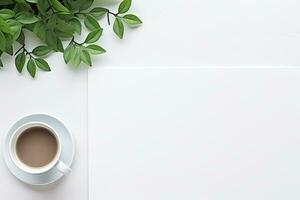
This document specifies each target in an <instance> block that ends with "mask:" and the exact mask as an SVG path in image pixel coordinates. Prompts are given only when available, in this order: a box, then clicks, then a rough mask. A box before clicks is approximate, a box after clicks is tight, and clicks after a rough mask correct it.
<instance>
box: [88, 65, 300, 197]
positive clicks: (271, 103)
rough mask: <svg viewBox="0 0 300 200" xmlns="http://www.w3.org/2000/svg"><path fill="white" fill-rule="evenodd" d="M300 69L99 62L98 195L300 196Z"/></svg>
mask: <svg viewBox="0 0 300 200" xmlns="http://www.w3.org/2000/svg"><path fill="white" fill-rule="evenodd" d="M299 91H300V70H299V69H297V68H295V69H293V68H290V69H284V68H282V69H280V68H278V69H275V68H273V69H272V68H265V69H264V68H261V69H259V68H253V69H251V68H249V69H238V68H232V69H230V68H229V69H216V68H214V69H209V68H207V69H205V68H199V69H198V68H185V67H182V68H169V69H164V68H159V67H157V68H155V67H154V68H151V67H150V68H143V67H140V68H139V67H136V68H122V67H120V68H117V67H115V68H113V67H112V68H111V67H109V68H96V69H93V70H92V71H91V72H90V73H89V133H90V140H89V143H90V146H89V148H90V149H89V152H90V168H89V169H90V195H91V196H90V197H91V198H90V199H91V200H98V199H105V200H120V199H122V200H154V199H155V200H187V199H188V200H199V199H205V200H241V199H243V200H253V199H255V200H266V199H272V200H282V199H289V200H297V199H299V198H300V194H299V186H300V184H299V180H300V171H299V168H300V159H299V153H300V146H299V143H300V134H299V132H300V123H299V121H300V106H299V105H300V104H299V102H300V92H299Z"/></svg>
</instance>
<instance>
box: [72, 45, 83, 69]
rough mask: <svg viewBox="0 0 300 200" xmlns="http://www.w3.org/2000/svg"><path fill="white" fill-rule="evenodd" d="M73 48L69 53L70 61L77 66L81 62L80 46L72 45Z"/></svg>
mask: <svg viewBox="0 0 300 200" xmlns="http://www.w3.org/2000/svg"><path fill="white" fill-rule="evenodd" d="M74 47H75V48H74V49H73V50H72V52H71V54H72V59H71V63H72V65H74V66H75V67H77V66H79V65H80V63H81V51H82V48H81V46H78V45H76V46H74Z"/></svg>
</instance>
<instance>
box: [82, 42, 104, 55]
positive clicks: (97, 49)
mask: <svg viewBox="0 0 300 200" xmlns="http://www.w3.org/2000/svg"><path fill="white" fill-rule="evenodd" d="M86 50H87V51H88V52H89V53H91V54H95V55H96V54H103V53H105V52H106V50H105V49H103V48H102V47H100V46H98V45H95V44H91V45H89V46H87V47H86Z"/></svg>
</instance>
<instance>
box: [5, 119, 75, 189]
mask: <svg viewBox="0 0 300 200" xmlns="http://www.w3.org/2000/svg"><path fill="white" fill-rule="evenodd" d="M33 121H35V122H44V123H47V124H49V125H50V126H51V127H53V128H54V129H55V130H56V131H57V133H58V134H59V137H60V138H61V143H62V147H61V148H62V149H61V150H62V152H61V156H60V160H61V161H63V162H64V163H65V164H66V165H68V166H69V167H71V165H72V162H73V157H74V154H75V144H74V141H73V137H72V135H71V133H70V132H69V131H68V129H67V128H66V127H65V126H64V124H63V123H62V122H60V121H59V120H58V119H56V118H54V117H51V116H49V115H44V114H34V115H30V116H27V117H24V118H22V119H20V120H19V121H17V122H16V123H15V124H14V125H13V126H12V127H11V128H10V130H9V132H8V134H7V136H6V139H5V144H4V151H3V152H4V153H3V154H4V160H5V163H6V165H7V167H8V169H9V171H10V172H11V173H12V174H13V175H14V176H15V177H17V178H18V179H20V180H21V181H23V182H24V183H27V184H30V185H35V186H44V185H49V184H51V183H54V182H56V181H58V180H59V179H61V178H62V177H63V176H64V175H63V174H62V173H60V172H58V171H57V170H55V169H52V170H50V171H48V172H46V173H43V174H37V175H32V174H28V173H26V172H23V171H22V170H20V169H19V168H18V167H17V166H16V165H15V164H14V162H13V161H12V159H11V157H10V155H9V153H8V152H9V140H10V137H11V136H12V134H13V133H14V132H15V131H16V129H17V128H18V127H20V126H22V125H23V124H26V123H28V122H33ZM71 173H72V172H71Z"/></svg>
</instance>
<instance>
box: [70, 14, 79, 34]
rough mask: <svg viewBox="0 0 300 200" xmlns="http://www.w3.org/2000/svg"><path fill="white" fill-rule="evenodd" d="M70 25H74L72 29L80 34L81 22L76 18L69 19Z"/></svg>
mask: <svg viewBox="0 0 300 200" xmlns="http://www.w3.org/2000/svg"><path fill="white" fill-rule="evenodd" d="M69 23H70V25H71V26H73V27H74V30H75V31H76V32H77V33H78V34H81V30H82V27H81V23H80V21H79V20H78V19H75V18H74V19H72V20H70V21H69Z"/></svg>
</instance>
